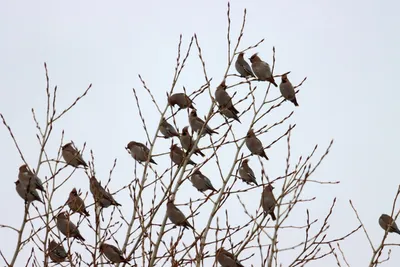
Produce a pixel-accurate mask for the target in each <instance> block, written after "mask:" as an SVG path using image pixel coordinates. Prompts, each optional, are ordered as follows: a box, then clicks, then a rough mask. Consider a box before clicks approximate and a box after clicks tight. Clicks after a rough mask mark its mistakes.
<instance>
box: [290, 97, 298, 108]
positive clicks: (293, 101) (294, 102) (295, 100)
mask: <svg viewBox="0 0 400 267" xmlns="http://www.w3.org/2000/svg"><path fill="white" fill-rule="evenodd" d="M291 101H292V103H293V104H294V105H295V106H296V107H298V106H299V103H297V99H296V97H294V98H293V100H291Z"/></svg>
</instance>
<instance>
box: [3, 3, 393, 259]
mask: <svg viewBox="0 0 400 267" xmlns="http://www.w3.org/2000/svg"><path fill="white" fill-rule="evenodd" d="M226 6H227V2H226V1H196V2H194V1H147V2H146V1H141V2H133V1H118V2H113V3H112V2H110V1H84V2H82V1H68V3H61V2H59V1H1V2H0V36H1V42H0V55H1V60H0V73H1V79H0V90H1V97H0V112H1V113H3V114H4V116H5V117H6V119H7V121H8V122H9V124H10V126H11V127H12V129H13V132H14V134H15V135H16V137H17V140H18V142H19V144H20V146H21V148H22V150H23V153H24V155H25V157H26V159H27V161H28V162H30V164H31V165H32V166H36V162H37V157H38V154H39V151H38V148H39V146H38V142H37V140H36V137H35V134H36V129H35V124H34V122H33V120H32V116H31V111H30V110H31V108H35V110H36V113H37V115H38V116H39V118H41V119H42V121H43V118H44V114H45V113H44V111H45V105H44V104H45V99H46V96H45V92H44V88H45V77H44V68H43V62H47V64H48V68H49V73H50V79H51V84H52V86H54V85H58V88H59V95H58V111H61V110H62V109H63V108H65V107H66V106H68V105H69V104H70V103H71V102H72V101H73V100H74V99H75V98H76V97H77V96H78V95H79V94H81V93H82V92H83V91H84V90H85V89H86V88H87V86H88V85H89V84H90V83H93V89H92V90H91V92H90V93H89V95H88V96H87V97H85V99H84V100H83V101H82V102H81V103H80V104H79V105H77V106H76V107H75V108H74V109H73V111H72V112H71V113H70V114H69V115H68V116H67V117H65V118H64V119H62V120H60V121H59V123H58V125H57V126H56V127H55V129H54V131H55V133H54V137H53V139H51V140H50V143H49V147H48V149H49V151H51V149H53V150H54V152H53V153H54V154H53V156H54V155H55V153H56V149H57V145H58V142H59V138H60V133H61V130H62V129H64V130H65V137H66V140H74V142H75V143H76V144H77V145H78V146H79V147H81V146H82V145H83V143H84V142H87V147H88V149H93V150H94V151H95V155H96V170H97V173H98V177H99V178H100V179H102V180H105V179H106V177H108V171H109V169H110V168H111V166H112V164H113V160H114V158H118V165H117V168H116V170H115V173H114V179H113V181H112V183H111V185H110V187H111V190H116V189H118V188H120V187H122V186H123V185H125V184H126V183H127V182H129V181H130V180H131V179H132V175H131V172H132V169H133V160H132V159H131V158H130V157H129V155H128V154H127V153H126V151H125V150H124V146H125V145H126V144H127V143H128V142H129V141H131V140H137V141H141V142H144V141H145V140H146V139H145V134H144V132H143V130H142V128H141V126H140V127H138V126H139V125H140V121H139V117H138V114H137V110H136V106H135V102H134V98H133V95H132V87H135V88H137V89H138V91H139V96H141V97H142V98H143V99H144V100H143V105H142V106H143V108H144V110H145V113H146V114H149V115H153V114H156V113H155V109H154V107H153V106H152V104H151V102H150V101H149V99H148V97H147V95H146V93H145V91H144V90H141V89H140V88H141V84H140V81H139V79H138V78H137V74H139V73H140V74H141V75H142V77H143V78H144V79H145V80H146V82H147V84H148V86H149V87H150V88H151V89H152V91H153V93H154V94H155V96H156V99H157V101H159V103H160V104H161V106H163V105H164V104H165V102H166V98H165V92H166V90H169V89H170V86H171V82H172V75H173V71H174V66H175V59H176V51H177V44H178V40H179V34H183V41H184V45H183V47H184V48H186V47H187V45H188V42H189V41H190V38H191V36H192V35H193V34H194V33H196V34H197V36H198V37H199V40H200V44H201V46H202V51H203V56H204V58H205V61H206V65H207V68H208V74H209V76H210V77H213V82H212V84H211V85H212V87H215V86H217V84H218V83H219V82H220V80H221V78H222V76H223V74H224V71H225V66H226V61H227V59H226V54H227V52H226V26H227V22H226ZM243 8H247V12H248V17H247V24H246V30H245V35H244V37H243V41H242V45H241V47H240V49H244V48H246V47H247V46H249V45H252V44H254V43H256V42H257V41H259V40H260V39H262V38H265V42H264V43H263V44H262V45H261V46H260V47H259V48H257V49H256V50H255V51H258V52H259V54H260V56H261V57H262V58H263V59H265V60H266V61H269V62H270V61H271V60H272V46H275V47H276V51H277V52H276V57H277V65H276V73H283V72H286V71H289V70H290V71H291V72H292V73H291V74H290V79H291V81H292V82H293V83H294V84H297V83H298V82H300V81H301V80H302V79H303V78H304V77H305V76H307V77H308V79H307V81H306V83H305V84H304V86H303V87H302V90H301V93H300V94H299V96H298V101H299V104H300V107H299V108H296V109H294V107H293V105H291V104H288V103H285V105H284V106H283V107H282V108H280V109H279V111H278V112H277V114H276V115H274V116H272V119H278V118H281V117H283V116H285V115H286V114H288V113H289V112H290V111H292V110H295V114H294V116H293V117H292V118H291V120H290V123H292V124H293V123H296V124H297V127H296V130H295V131H294V134H293V136H292V141H293V143H292V149H293V156H294V160H295V159H296V157H298V156H299V155H301V154H304V155H305V154H307V153H308V152H310V151H311V149H312V148H313V147H314V145H315V144H317V143H318V144H319V145H320V148H321V151H320V152H319V153H321V152H322V149H323V148H325V146H327V145H328V144H329V141H330V140H331V139H332V138H334V139H335V143H334V146H333V148H332V150H331V153H330V155H329V156H328V158H327V159H326V161H325V162H324V163H323V164H322V166H321V167H320V169H319V170H318V171H317V172H316V174H315V176H314V179H319V180H324V181H328V180H339V181H340V182H341V183H340V184H339V185H336V186H311V187H310V189H309V190H308V191H307V195H308V196H316V197H317V200H316V202H314V203H312V204H307V206H306V205H305V204H304V205H305V206H304V207H307V208H309V210H310V212H311V214H312V216H314V218H316V217H321V216H322V215H324V214H326V213H327V209H328V207H329V205H330V203H331V201H332V199H333V198H334V197H337V201H338V204H337V207H336V209H335V212H334V215H333V218H332V220H331V228H332V229H331V233H332V236H331V237H335V236H336V235H337V236H340V235H342V234H344V233H346V232H348V231H350V230H351V229H353V228H355V227H356V226H357V224H358V222H357V219H356V217H355V216H354V214H353V212H352V210H351V208H350V205H349V199H351V200H352V201H353V203H354V204H355V205H356V207H357V209H358V212H359V214H360V216H361V218H362V220H363V221H364V223H365V226H366V228H367V230H368V232H369V234H370V236H371V238H372V240H373V242H374V243H375V244H377V242H378V241H379V240H380V239H381V237H382V235H383V231H382V229H381V228H380V227H379V225H378V218H379V216H380V215H381V213H390V211H391V205H392V199H393V197H394V196H395V194H396V191H397V187H398V185H399V182H398V181H399V178H398V172H397V168H396V167H397V161H398V156H397V153H398V151H399V150H400V143H399V142H398V136H399V135H400V128H399V127H398V126H397V120H398V118H397V117H398V116H397V115H398V114H399V111H400V109H399V105H398V101H399V99H400V93H399V90H397V88H396V86H393V84H394V83H395V77H396V74H397V73H396V72H397V70H398V69H399V68H400V65H399V64H400V63H399V62H400V53H399V51H398V49H399V47H400V41H399V37H398V30H399V25H400V17H399V16H398V10H399V8H400V4H399V2H398V1H359V0H357V1H344V0H336V1H310V0H308V1H293V0H291V1H231V16H232V19H233V22H232V30H233V33H234V37H233V39H235V38H236V37H237V33H238V30H239V27H240V24H241V19H242V11H243ZM194 52H195V53H193V55H192V56H191V57H190V59H189V62H188V67H187V68H188V69H187V70H186V72H184V73H183V76H182V79H181V81H180V82H179V85H178V87H177V90H180V89H181V88H182V85H185V87H186V88H187V89H188V90H193V89H196V88H198V87H199V86H200V85H201V84H203V83H204V77H203V75H202V72H201V69H200V65H199V62H198V59H197V51H194ZM231 72H234V70H233V69H232V71H231ZM235 90H236V89H235ZM236 91H237V90H236ZM273 95H274V96H278V95H279V92H278V91H273ZM202 101H204V103H203V102H196V104H197V107H198V113H199V115H201V116H203V115H205V113H206V112H207V111H208V108H209V103H210V102H209V101H210V100H209V99H207V98H202ZM180 116H181V117H179V119H178V124H180V128H182V127H183V126H185V124H187V118H186V116H185V115H184V114H182V115H180ZM157 123H158V118H157V119H152V120H149V121H148V124H149V126H150V131H151V132H152V131H154V129H155V127H156V124H157ZM266 123H270V121H267V122H266ZM210 124H211V125H216V124H217V123H215V122H211V123H210ZM285 127H286V126H285ZM244 128H245V127H242V128H238V129H237V132H238V134H239V135H240V134H242V135H243V134H244V133H245V129H244ZM283 131H284V128H281V129H280V131H277V132H273V133H272V135H273V136H277V135H278V134H279V133H280V132H283ZM264 138H265V139H264V140H269V141H270V138H271V137H269V136H268V134H267V135H266V136H265V137H264ZM0 140H1V141H0V144H1V148H2V153H0V162H2V163H3V164H2V172H3V179H2V180H3V184H2V186H1V187H0V196H1V203H3V204H2V205H0V214H2V216H1V221H0V223H3V224H10V225H13V226H19V225H20V220H21V216H22V213H23V202H22V200H21V199H20V198H19V196H18V195H17V194H16V192H15V190H14V183H13V182H14V181H15V180H16V178H17V171H18V167H19V166H20V165H21V164H22V162H21V159H20V157H19V155H18V153H17V151H16V149H15V147H14V144H13V143H12V140H11V138H10V137H9V134H8V132H7V131H6V129H5V127H0ZM158 142H159V147H158V148H156V152H157V153H158V152H161V151H165V150H166V149H167V148H168V146H169V142H168V141H164V140H160V141H158ZM265 142H267V141H265ZM245 151H246V149H245ZM246 153H247V151H246ZM285 155H286V150H285V145H284V144H283V143H282V145H279V146H276V147H274V148H272V149H271V150H270V151H269V156H270V158H271V161H270V162H268V163H267V169H268V170H267V171H268V174H269V175H270V177H276V176H279V175H282V173H283V171H284V170H283V168H284V164H285ZM84 156H85V158H86V159H89V153H88V151H86V152H85V154H84ZM167 160H169V159H168V158H167V157H165V158H163V159H161V158H159V160H158V161H167ZM198 160H200V159H198ZM257 162H258V161H257V160H253V162H252V166H253V165H257ZM165 164H167V162H166V163H165ZM227 164H229V161H227ZM206 167H207V166H206ZM227 168H228V166H225V169H227ZM257 168H258V167H257ZM205 170H207V171H206V172H207V174H208V176H211V175H210V173H213V171H215V166H209V167H207V168H205ZM257 170H258V171H259V169H257ZM161 171H162V170H161ZM75 176H76V177H75ZM73 178H74V181H73V183H69V184H67V185H66V187H65V189H64V190H65V195H64V196H59V198H56V200H55V201H59V202H58V203H55V204H54V205H55V206H59V205H62V204H63V201H65V200H66V199H67V195H68V192H69V191H70V190H71V188H72V187H73V186H77V187H80V188H82V190H83V191H85V192H86V191H88V189H89V187H88V182H87V178H86V177H85V176H84V175H83V172H82V171H81V170H80V171H78V172H77V173H76V174H75V175H74V177H73ZM217 181H218V182H220V180H217ZM218 182H215V185H216V187H219V184H218ZM189 186H190V185H189ZM313 188H314V189H315V190H313ZM179 197H180V198H181V199H186V200H187V198H188V197H190V194H188V195H187V196H185V195H184V193H182V195H181V196H179ZM248 197H250V198H251V197H252V196H248ZM116 199H117V200H119V201H120V202H122V203H127V204H126V205H124V207H123V211H124V212H126V213H127V214H128V217H129V216H130V212H131V203H130V202H129V196H128V193H127V192H122V193H121V194H120V195H117V196H116ZM178 199H179V198H178ZM249 201H253V200H252V199H249ZM258 201H259V196H257V197H256V198H255V199H254V202H257V203H258ZM8 203H14V204H13V206H9V205H8ZM304 207H302V208H304ZM186 211H188V210H186ZM302 212H304V211H303V210H302ZM302 212H298V213H295V215H294V216H295V217H293V218H292V220H291V222H295V221H296V220H301V221H302V222H303V221H304V218H305V217H304V213H302ZM296 216H298V217H296ZM299 224H301V223H300V222H299ZM81 231H83V233H85V230H84V229H82V230H81ZM190 238H192V237H188V240H190ZM282 238H283V239H285V238H287V239H289V240H286V242H287V243H288V244H291V242H290V235H287V236H285V235H282ZM0 240H1V242H0V249H1V251H2V252H3V253H4V254H5V255H6V257H7V258H10V256H11V253H12V251H13V249H14V242H15V234H14V233H13V232H11V231H9V230H6V229H0ZM388 241H390V242H393V243H394V242H397V243H399V242H400V237H399V236H397V235H395V234H392V235H390V236H389V238H388ZM120 242H122V238H121V241H120ZM282 242H284V241H282ZM342 248H343V249H344V252H345V254H346V256H347V258H348V261H349V263H350V265H351V266H365V265H366V264H367V263H368V262H369V260H370V255H371V250H370V247H369V244H368V242H367V239H366V238H365V236H364V234H363V233H362V232H361V231H360V232H358V233H357V234H355V235H354V236H352V237H351V238H349V239H348V240H347V242H344V243H343V244H342ZM394 250H395V251H394V252H393V253H392V255H391V257H392V260H391V261H390V262H389V263H386V264H383V266H398V263H399V262H400V256H399V255H398V253H396V252H397V248H396V247H395V248H394ZM29 251H30V249H29V248H26V249H25V250H24V252H23V254H24V255H28V254H29ZM288 254H290V252H288ZM23 259H26V257H24V256H21V257H20V260H23ZM0 262H2V261H0ZM248 262H249V263H250V261H248ZM282 262H283V264H284V265H285V262H286V261H285V259H282ZM18 263H19V264H22V261H19V262H18ZM286 263H287V262H286ZM326 264H327V265H326V266H334V264H335V263H334V261H333V258H331V259H329V260H327V262H326ZM18 266H19V265H18ZM317 266H321V265H317Z"/></svg>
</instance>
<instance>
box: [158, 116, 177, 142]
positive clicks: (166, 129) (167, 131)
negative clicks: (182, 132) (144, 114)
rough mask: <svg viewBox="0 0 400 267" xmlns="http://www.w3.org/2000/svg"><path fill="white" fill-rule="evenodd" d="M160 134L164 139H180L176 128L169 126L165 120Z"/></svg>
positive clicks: (162, 121) (161, 125)
mask: <svg viewBox="0 0 400 267" xmlns="http://www.w3.org/2000/svg"><path fill="white" fill-rule="evenodd" d="M160 132H161V133H162V134H163V135H164V138H171V137H174V136H177V137H179V133H178V132H177V131H176V130H175V128H174V126H172V125H171V124H169V123H168V122H167V120H166V119H165V118H162V120H161V123H160Z"/></svg>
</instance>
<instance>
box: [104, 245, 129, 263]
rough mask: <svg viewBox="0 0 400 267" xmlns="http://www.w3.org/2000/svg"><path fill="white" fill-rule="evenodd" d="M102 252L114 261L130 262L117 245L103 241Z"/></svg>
mask: <svg viewBox="0 0 400 267" xmlns="http://www.w3.org/2000/svg"><path fill="white" fill-rule="evenodd" d="M100 252H101V253H102V254H103V255H105V256H106V257H107V259H109V260H110V261H111V262H112V263H120V262H124V263H128V262H129V261H128V260H127V259H126V258H125V257H124V255H123V253H122V252H121V250H119V249H118V248H117V247H116V246H113V245H110V244H106V243H104V242H103V243H101V244H100Z"/></svg>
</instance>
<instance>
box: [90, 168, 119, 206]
mask: <svg viewBox="0 0 400 267" xmlns="http://www.w3.org/2000/svg"><path fill="white" fill-rule="evenodd" d="M90 192H91V193H92V195H93V198H94V201H95V202H96V203H98V204H99V205H100V206H101V207H102V208H108V207H109V206H111V205H113V206H121V204H119V203H118V202H117V201H116V200H115V199H114V198H113V196H112V195H111V194H110V193H109V192H107V191H106V190H105V189H104V188H103V186H102V185H101V184H100V183H99V182H98V181H97V179H96V177H94V176H92V177H91V178H90Z"/></svg>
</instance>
